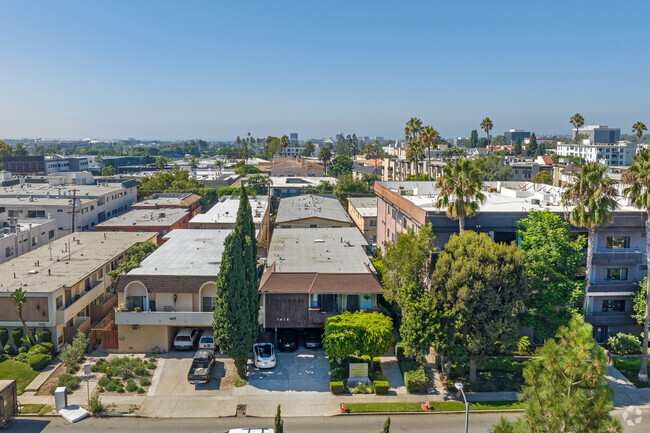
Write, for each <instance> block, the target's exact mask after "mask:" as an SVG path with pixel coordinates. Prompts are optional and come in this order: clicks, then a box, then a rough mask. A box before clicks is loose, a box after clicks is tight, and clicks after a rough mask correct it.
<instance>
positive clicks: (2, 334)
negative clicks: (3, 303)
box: [0, 328, 9, 347]
mask: <svg viewBox="0 0 650 433" xmlns="http://www.w3.org/2000/svg"><path fill="white" fill-rule="evenodd" d="M7 341H9V330H8V329H7V328H0V346H2V347H5V345H6V344H7Z"/></svg>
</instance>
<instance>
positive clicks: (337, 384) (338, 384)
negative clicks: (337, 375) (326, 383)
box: [330, 380, 345, 394]
mask: <svg viewBox="0 0 650 433" xmlns="http://www.w3.org/2000/svg"><path fill="white" fill-rule="evenodd" d="M344 389H345V387H344V386H343V381H342V380H335V381H332V382H330V392H331V393H332V394H341V393H342V392H343V390H344Z"/></svg>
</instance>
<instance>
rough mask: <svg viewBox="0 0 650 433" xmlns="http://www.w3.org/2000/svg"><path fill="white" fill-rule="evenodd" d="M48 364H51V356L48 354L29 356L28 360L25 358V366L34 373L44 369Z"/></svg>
mask: <svg viewBox="0 0 650 433" xmlns="http://www.w3.org/2000/svg"><path fill="white" fill-rule="evenodd" d="M50 362H52V355H50V354H49V353H36V354H34V355H29V358H27V364H29V366H30V367H31V368H32V370H36V371H40V370H42V369H44V368H45V367H47V366H48V365H49V364H50Z"/></svg>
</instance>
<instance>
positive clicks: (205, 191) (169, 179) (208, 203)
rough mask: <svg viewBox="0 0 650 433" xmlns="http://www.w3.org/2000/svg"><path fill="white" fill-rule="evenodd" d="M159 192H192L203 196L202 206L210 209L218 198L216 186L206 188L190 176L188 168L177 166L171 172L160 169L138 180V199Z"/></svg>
mask: <svg viewBox="0 0 650 433" xmlns="http://www.w3.org/2000/svg"><path fill="white" fill-rule="evenodd" d="M157 192H170V193H172V192H191V193H194V194H197V195H199V196H201V201H200V203H201V207H202V208H203V209H210V208H211V207H212V205H213V204H214V203H215V202H216V200H217V193H216V191H215V190H214V188H206V187H205V186H204V185H203V184H202V183H201V182H199V181H198V180H196V179H193V178H192V177H190V173H189V172H188V171H187V170H179V168H178V167H177V166H174V167H173V168H172V171H171V172H163V171H159V172H157V173H154V174H153V175H151V176H145V177H143V178H142V179H140V180H138V200H143V199H145V198H146V197H149V196H150V195H152V194H154V193H157Z"/></svg>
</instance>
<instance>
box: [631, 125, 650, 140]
mask: <svg viewBox="0 0 650 433" xmlns="http://www.w3.org/2000/svg"><path fill="white" fill-rule="evenodd" d="M647 130H648V128H647V127H646V126H645V123H643V122H636V123H635V124H634V125H632V131H634V135H636V136H637V137H639V144H641V137H643V131H647Z"/></svg>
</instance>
